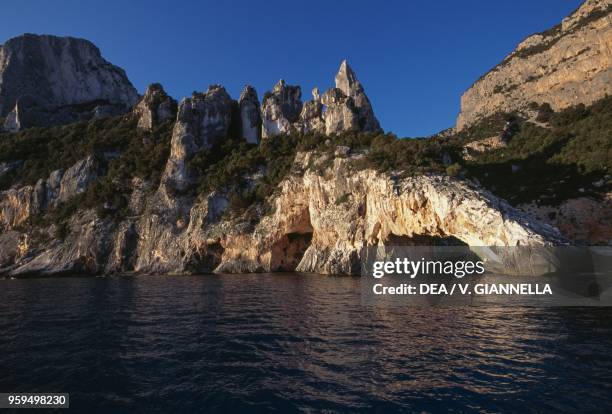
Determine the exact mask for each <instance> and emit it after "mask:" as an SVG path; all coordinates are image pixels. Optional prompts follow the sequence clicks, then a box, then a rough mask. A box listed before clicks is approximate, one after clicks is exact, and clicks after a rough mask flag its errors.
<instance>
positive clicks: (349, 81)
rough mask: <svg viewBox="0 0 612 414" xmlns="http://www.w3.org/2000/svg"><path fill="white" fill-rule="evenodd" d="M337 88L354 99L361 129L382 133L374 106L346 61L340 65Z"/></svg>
mask: <svg viewBox="0 0 612 414" xmlns="http://www.w3.org/2000/svg"><path fill="white" fill-rule="evenodd" d="M336 88H338V89H340V90H341V91H342V92H344V95H346V96H347V97H349V98H352V100H353V104H354V106H355V108H356V109H357V111H358V114H359V129H360V130H362V131H372V132H376V131H380V130H381V128H380V124H379V123H378V120H377V119H376V117H375V116H374V111H373V110H372V104H371V103H370V100H369V99H368V97H367V95H366V94H365V91H364V89H363V86H362V85H361V82H359V81H358V80H357V76H356V75H355V72H354V71H353V69H352V68H351V67H350V66H349V64H348V63H347V61H346V60H344V61H342V64H340V69H339V70H338V74H337V75H336Z"/></svg>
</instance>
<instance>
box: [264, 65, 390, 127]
mask: <svg viewBox="0 0 612 414" xmlns="http://www.w3.org/2000/svg"><path fill="white" fill-rule="evenodd" d="M335 81H336V87H335V88H330V89H328V90H327V91H325V93H323V95H322V96H321V95H320V94H319V88H314V89H313V91H312V100H310V101H308V102H306V103H304V104H302V101H301V90H300V88H299V86H289V85H286V84H285V82H284V81H283V80H282V79H281V80H280V81H279V82H278V83H277V84H276V86H274V89H273V90H272V92H270V93H267V94H266V95H265V96H264V102H263V104H262V117H263V133H262V136H263V138H266V137H270V136H274V135H278V134H282V133H285V134H286V133H291V132H293V131H296V132H301V133H308V132H315V133H320V134H327V135H332V134H339V133H342V132H345V131H364V132H380V131H382V129H381V128H380V124H379V123H378V120H377V119H376V117H375V116H374V111H373V110H372V105H371V104H370V100H369V99H368V97H367V96H366V94H365V91H364V89H363V86H362V85H361V83H360V82H359V81H358V80H357V76H356V75H355V72H353V70H352V69H351V67H350V66H349V65H348V63H347V62H346V60H344V61H342V63H341V65H340V69H339V70H338V73H337V74H336V79H335Z"/></svg>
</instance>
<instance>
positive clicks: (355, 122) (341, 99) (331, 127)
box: [321, 88, 361, 135]
mask: <svg viewBox="0 0 612 414" xmlns="http://www.w3.org/2000/svg"><path fill="white" fill-rule="evenodd" d="M321 102H322V103H323V105H324V106H325V108H326V109H325V114H324V115H323V119H324V120H325V131H324V132H325V133H326V134H328V135H331V134H338V133H341V132H343V131H355V130H357V131H358V130H360V129H361V127H360V124H359V110H358V109H357V108H356V107H355V102H354V100H353V98H351V97H349V96H347V95H346V94H345V93H344V92H343V91H342V90H341V89H339V88H331V89H328V90H327V91H326V92H325V93H324V94H323V96H322V97H321Z"/></svg>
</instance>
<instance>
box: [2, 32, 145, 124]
mask: <svg viewBox="0 0 612 414" xmlns="http://www.w3.org/2000/svg"><path fill="white" fill-rule="evenodd" d="M137 100H138V94H137V92H136V90H135V89H134V87H133V86H132V84H131V83H130V81H129V80H128V78H127V76H126V75H125V72H124V71H123V70H122V69H120V68H118V67H117V66H114V65H112V64H110V63H109V62H107V61H106V60H104V58H103V57H102V56H101V54H100V51H99V49H98V48H97V47H96V46H94V45H93V44H92V43H91V42H89V41H87V40H83V39H75V38H72V37H57V36H48V35H42V36H39V35H33V34H25V35H23V36H19V37H16V38H13V39H10V40H8V41H6V42H5V43H4V44H3V45H2V46H0V117H6V120H5V125H4V129H6V130H9V131H17V130H20V129H23V128H27V127H31V126H50V125H60V124H66V123H69V122H75V121H80V120H83V119H90V118H93V117H100V116H109V115H115V114H119V113H123V112H125V111H127V110H128V109H129V108H130V107H131V106H132V105H134V103H136V101H137Z"/></svg>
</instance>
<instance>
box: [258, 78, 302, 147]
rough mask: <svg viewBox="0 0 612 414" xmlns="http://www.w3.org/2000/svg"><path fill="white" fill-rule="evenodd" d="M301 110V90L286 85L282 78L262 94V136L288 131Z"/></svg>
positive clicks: (297, 87)
mask: <svg viewBox="0 0 612 414" xmlns="http://www.w3.org/2000/svg"><path fill="white" fill-rule="evenodd" d="M301 111H302V90H301V88H300V87H299V86H293V85H287V84H286V83H285V81H284V80H283V79H281V80H279V81H278V83H277V84H276V85H275V86H274V88H273V89H272V92H268V93H266V94H265V95H264V98H263V103H262V105H261V115H262V119H263V129H262V138H267V137H271V136H274V135H278V134H283V133H285V134H286V133H289V132H291V130H292V124H293V123H294V122H296V121H297V120H298V119H299V116H300V112H301Z"/></svg>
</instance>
